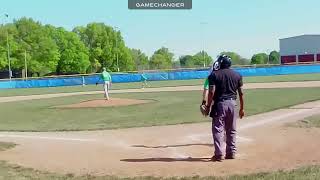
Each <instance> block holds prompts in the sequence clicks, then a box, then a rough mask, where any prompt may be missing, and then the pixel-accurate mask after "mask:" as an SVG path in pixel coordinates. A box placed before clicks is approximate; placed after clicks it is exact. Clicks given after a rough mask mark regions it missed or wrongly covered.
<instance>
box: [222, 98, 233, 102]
mask: <svg viewBox="0 0 320 180" xmlns="http://www.w3.org/2000/svg"><path fill="white" fill-rule="evenodd" d="M228 100H233V101H235V100H237V99H236V98H219V99H218V102H223V101H228Z"/></svg>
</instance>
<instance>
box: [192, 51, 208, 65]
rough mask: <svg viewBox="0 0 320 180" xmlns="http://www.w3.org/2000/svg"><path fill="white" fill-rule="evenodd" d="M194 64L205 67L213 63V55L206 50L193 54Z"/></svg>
mask: <svg viewBox="0 0 320 180" xmlns="http://www.w3.org/2000/svg"><path fill="white" fill-rule="evenodd" d="M193 61H194V65H196V66H201V67H203V66H204V65H205V66H208V65H210V64H212V57H211V56H209V55H208V53H207V52H205V51H200V52H198V53H197V54H195V55H194V56H193Z"/></svg>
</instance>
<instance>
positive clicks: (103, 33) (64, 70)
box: [0, 17, 279, 76]
mask: <svg viewBox="0 0 320 180" xmlns="http://www.w3.org/2000/svg"><path fill="white" fill-rule="evenodd" d="M7 42H8V43H7ZM7 45H9V50H10V52H9V54H10V60H11V69H12V70H13V71H21V70H23V69H24V68H25V59H26V61H27V66H28V72H29V74H30V75H34V76H43V75H50V74H77V73H95V72H98V71H100V70H101V68H102V67H106V68H107V69H108V70H109V71H113V72H114V71H119V70H120V71H136V70H142V69H170V68H172V67H203V66H209V65H210V64H212V60H213V59H214V58H212V57H211V56H210V55H208V53H207V52H205V51H200V52H198V53H196V54H194V55H184V56H181V57H179V58H178V60H175V59H174V54H173V53H172V52H171V51H170V50H169V49H168V48H166V47H161V48H160V49H158V50H156V51H155V52H154V53H153V55H152V56H151V57H148V56H147V55H146V54H145V53H143V52H142V51H141V50H139V49H130V48H129V47H127V46H126V44H125V41H124V39H123V37H122V35H121V32H120V31H118V30H116V29H115V28H113V27H111V26H108V25H106V24H104V23H89V24H87V25H86V26H78V27H75V28H74V29H73V30H72V31H67V30H66V29H64V28H62V27H55V26H52V25H43V24H41V23H40V22H37V21H34V20H33V19H31V18H26V17H23V18H20V19H18V20H14V21H13V22H12V23H7V24H2V25H1V26H0V71H6V70H7V69H8V65H9V64H8V57H7V49H8V48H7ZM222 53H224V54H227V55H229V56H231V57H232V60H233V64H239V65H245V64H250V63H251V64H267V63H270V64H275V63H279V53H278V52H276V51H273V52H271V53H270V54H269V55H267V54H265V53H259V54H255V55H254V56H253V57H252V58H251V60H248V59H245V58H242V57H241V56H240V55H238V54H237V53H235V52H222Z"/></svg>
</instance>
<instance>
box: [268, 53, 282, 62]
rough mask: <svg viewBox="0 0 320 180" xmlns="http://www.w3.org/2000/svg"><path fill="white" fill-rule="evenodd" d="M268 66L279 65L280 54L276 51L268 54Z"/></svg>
mask: <svg viewBox="0 0 320 180" xmlns="http://www.w3.org/2000/svg"><path fill="white" fill-rule="evenodd" d="M269 63H270V64H280V53H279V52H278V51H271V52H270V54H269Z"/></svg>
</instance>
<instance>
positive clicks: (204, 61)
mask: <svg viewBox="0 0 320 180" xmlns="http://www.w3.org/2000/svg"><path fill="white" fill-rule="evenodd" d="M206 24H208V23H207V22H200V25H206ZM201 29H202V38H203V39H202V40H203V47H202V48H203V50H202V56H203V67H206V59H205V54H204V51H205V36H204V28H203V27H202V28H201Z"/></svg>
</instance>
